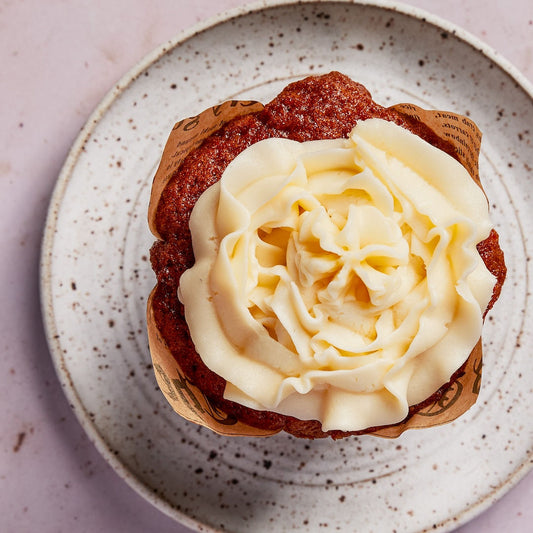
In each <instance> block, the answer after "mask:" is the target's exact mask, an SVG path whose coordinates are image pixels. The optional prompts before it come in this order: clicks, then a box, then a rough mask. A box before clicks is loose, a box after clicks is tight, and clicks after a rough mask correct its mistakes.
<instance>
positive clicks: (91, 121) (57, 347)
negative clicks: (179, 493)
mask: <svg viewBox="0 0 533 533" xmlns="http://www.w3.org/2000/svg"><path fill="white" fill-rule="evenodd" d="M304 4H317V5H319V4H346V5H352V6H355V7H358V6H363V7H365V6H366V7H374V8H379V9H384V10H388V11H391V12H395V13H399V14H400V15H406V16H408V17H411V18H413V19H416V20H419V21H422V22H424V23H427V24H430V25H432V26H435V27H437V28H439V29H441V30H443V31H445V32H448V33H451V34H452V35H453V36H454V37H455V38H457V39H459V40H460V41H462V42H464V43H466V44H467V45H469V46H470V47H471V48H473V49H474V50H475V51H476V52H478V53H480V54H482V55H483V56H485V57H486V58H487V59H489V60H490V61H491V62H492V63H494V64H495V65H496V66H498V67H499V68H500V69H501V70H502V71H503V72H504V73H505V74H507V75H508V76H509V77H510V78H512V79H513V80H514V82H515V84H516V85H517V86H518V87H519V88H520V89H522V90H523V91H524V92H525V93H526V95H527V96H528V97H529V99H530V100H532V101H533V83H531V82H530V81H529V80H528V79H527V78H526V77H525V75H524V74H522V73H521V72H520V70H519V69H518V68H517V67H515V66H514V65H513V64H512V63H511V62H510V61H509V60H507V59H506V58H505V57H504V56H503V55H501V54H500V53H499V52H497V51H496V50H495V49H494V48H493V47H491V46H490V45H488V44H487V43H485V42H484V41H483V40H481V39H480V38H478V37H476V36H474V35H473V34H472V33H470V32H468V31H467V30H465V29H464V28H462V27H460V26H459V25H457V24H455V23H452V22H450V21H448V20H446V19H444V18H442V17H440V16H438V15H434V14H432V13H429V12H428V11H426V10H424V9H422V8H419V7H416V6H412V5H408V4H404V3H403V2H396V1H392V0H262V1H261V0H256V1H254V2H251V3H248V4H245V5H242V6H238V7H235V8H231V9H227V10H223V11H221V12H219V13H216V14H215V15H213V16H211V17H208V18H206V19H205V20H202V21H200V22H198V23H196V24H194V25H192V26H190V27H188V28H185V29H183V30H182V31H180V32H178V33H177V34H176V35H175V36H174V37H173V38H171V39H170V40H167V41H165V42H163V43H162V44H160V45H159V46H157V47H155V48H154V49H153V50H152V51H151V52H149V53H148V54H146V55H145V56H144V57H143V58H141V60H139V61H138V62H137V63H136V64H135V65H134V66H133V67H131V68H130V69H129V70H128V71H126V73H125V74H123V75H122V76H121V77H120V78H119V79H118V81H117V82H116V83H115V84H114V85H113V86H112V88H111V89H109V90H108V92H107V93H106V94H105V95H104V97H103V98H102V99H101V100H100V101H99V102H98V104H97V105H96V107H95V108H94V110H93V111H92V112H91V113H90V115H89V117H88V119H87V121H86V123H85V124H84V126H83V128H82V129H81V130H80V132H79V134H78V135H77V137H76V138H75V140H74V142H73V143H72V146H71V148H70V149H69V152H68V155H67V157H66V159H65V161H64V163H63V165H62V168H61V170H60V172H59V174H58V177H57V180H56V182H55V185H54V188H53V192H52V194H51V196H50V200H49V204H48V209H47V215H46V220H45V226H44V230H43V235H42V240H41V249H40V261H39V292H40V306H41V315H42V320H43V324H44V330H45V336H46V340H47V345H48V349H49V352H50V356H51V359H52V362H53V365H54V369H55V372H56V375H57V376H58V380H59V382H60V384H61V388H62V389H63V392H64V394H65V396H66V398H67V400H68V402H69V406H70V407H71V409H72V411H73V413H74V415H75V417H76V419H77V420H78V422H79V423H80V425H81V426H82V428H83V430H84V432H85V433H86V435H87V437H88V438H89V440H90V442H92V444H93V445H94V446H95V447H96V449H97V451H98V452H99V454H100V455H101V456H102V457H103V458H104V460H105V461H106V462H107V463H108V464H109V465H110V466H111V467H112V469H113V470H114V471H115V473H117V474H118V475H119V477H120V478H121V479H122V480H123V481H125V482H126V483H127V484H128V485H129V486H130V487H131V488H132V489H133V490H134V491H135V492H137V494H139V495H140V496H142V497H143V498H144V499H145V500H146V501H148V502H149V503H150V504H152V505H153V506H154V507H155V508H156V509H158V510H159V511H160V512H162V513H163V514H165V515H167V516H168V517H170V518H172V519H173V520H175V521H177V522H178V523H181V524H183V525H184V526H186V527H188V528H190V529H192V530H196V531H208V532H211V533H221V531H222V530H220V529H218V528H213V527H212V526H210V525H208V524H206V523H204V522H201V521H200V520H197V519H195V518H192V517H191V516H189V515H187V514H186V513H185V512H183V511H180V510H178V509H177V508H176V507H174V506H173V505H172V504H171V503H170V502H169V501H167V500H166V499H164V498H162V497H160V496H159V495H158V494H156V493H155V492H154V491H153V490H152V489H151V488H150V487H149V486H148V485H147V484H146V483H145V482H143V481H142V480H141V479H140V478H139V477H138V476H137V475H135V474H134V473H133V472H132V471H130V469H129V468H127V467H126V466H125V464H124V463H123V462H122V461H121V460H120V459H118V458H117V456H116V455H115V454H114V453H113V450H111V449H110V447H109V446H108V445H107V443H106V442H105V439H104V437H103V436H102V435H101V434H100V432H99V430H98V428H97V427H96V424H95V423H94V422H93V421H92V420H91V417H90V416H89V413H88V411H87V409H86V407H85V406H84V404H83V402H82V400H81V398H80V397H79V395H78V392H77V391H76V387H75V385H74V382H73V380H72V378H71V376H70V373H69V371H68V369H67V367H66V364H65V360H64V357H63V352H62V348H61V343H60V341H59V336H58V334H57V327H56V322H55V316H54V312H53V307H54V299H53V297H52V291H51V286H50V281H51V278H52V273H51V271H52V251H53V245H54V236H55V233H56V229H57V223H58V214H59V209H60V207H61V204H62V199H63V197H64V194H65V192H66V189H67V187H68V185H69V183H70V180H71V178H72V175H73V173H74V170H75V167H76V165H77V163H78V160H79V157H80V154H81V153H82V151H83V148H84V146H85V144H86V142H87V140H88V139H89V138H90V136H91V135H92V133H93V131H94V130H95V128H96V127H97V126H98V124H99V123H100V121H101V120H102V118H103V117H104V116H105V115H106V113H107V112H108V110H109V109H110V108H111V106H112V105H113V103H114V102H115V100H116V99H117V98H118V97H119V96H120V95H121V94H122V93H123V92H124V91H125V90H126V89H127V88H128V87H129V86H130V84H132V83H134V82H135V80H136V79H137V78H138V77H139V76H140V75H141V74H142V72H144V71H145V70H146V69H147V68H149V67H150V66H151V65H152V64H154V63H156V62H157V61H158V60H160V59H161V58H162V57H163V56H165V55H166V54H167V53H169V52H170V51H172V50H173V49H175V48H176V47H178V46H180V45H182V44H184V43H186V42H187V41H188V40H190V39H192V38H194V37H195V36H196V35H198V34H201V33H203V32H206V31H209V30H211V29H213V28H214V27H216V26H218V25H219V24H224V23H227V22H228V21H230V20H233V19H237V18H241V17H245V16H248V15H251V14H254V13H258V12H261V11H266V10H269V9H274V8H279V7H289V6H294V7H297V6H300V5H304ZM532 469H533V461H532V460H524V461H523V462H521V463H520V464H519V465H518V467H517V468H516V469H515V470H514V472H513V473H512V474H511V475H509V476H508V477H507V479H505V480H504V481H502V482H501V483H500V484H499V485H498V487H497V488H495V489H493V490H492V492H491V493H490V494H487V495H485V496H484V497H481V498H480V499H479V500H478V501H476V502H474V503H473V504H471V505H470V506H469V507H468V508H465V509H464V510H463V511H461V512H460V514H458V515H454V516H450V517H448V518H447V519H446V520H445V521H443V522H440V523H439V524H437V528H436V529H435V530H434V531H441V532H443V531H450V528H449V526H450V525H452V526H453V527H452V528H451V529H455V528H456V527H459V526H461V525H464V524H465V523H467V522H468V521H470V520H471V519H473V518H475V517H476V516H478V515H480V514H481V513H482V512H483V511H485V510H487V509H488V508H489V507H490V506H491V505H492V504H493V503H495V502H496V501H498V500H499V499H500V498H501V497H503V496H504V495H505V494H506V493H507V492H508V491H509V490H510V489H511V488H512V487H514V486H515V485H516V484H517V483H518V482H519V481H520V480H521V479H523V478H524V477H525V476H526V474H528V473H529V471H530V470H532Z"/></svg>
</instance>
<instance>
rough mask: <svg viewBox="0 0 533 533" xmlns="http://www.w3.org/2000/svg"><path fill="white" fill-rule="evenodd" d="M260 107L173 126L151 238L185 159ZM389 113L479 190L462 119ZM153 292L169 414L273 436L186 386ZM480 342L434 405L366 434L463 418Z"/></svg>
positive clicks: (155, 355) (472, 140) (219, 428)
mask: <svg viewBox="0 0 533 533" xmlns="http://www.w3.org/2000/svg"><path fill="white" fill-rule="evenodd" d="M262 109H263V104H261V103H260V102H255V101H243V100H231V101H228V102H224V103H223V104H221V105H217V106H214V107H210V108H208V109H206V110H205V111H203V112H202V113H200V114H199V115H197V116H195V117H190V118H187V119H183V120H181V121H179V122H177V123H176V124H175V125H174V127H173V129H172V131H171V133H170V136H169V138H168V140H167V143H166V145H165V148H164V150H163V154H162V156H161V162H160V164H159V167H158V169H157V172H156V174H155V176H154V181H153V185H152V192H151V197H150V205H149V208H148V223H149V227H150V230H151V232H152V233H153V234H154V236H155V237H157V238H158V239H161V236H160V235H159V232H158V230H157V227H156V222H155V219H156V212H157V206H158V204H159V200H160V198H161V195H162V193H163V191H164V189H165V187H166V186H167V184H168V182H169V181H170V179H171V178H172V176H173V174H174V173H175V172H176V170H177V169H178V168H179V167H180V165H181V163H182V162H183V160H184V159H185V158H186V157H187V155H188V154H189V153H190V152H191V151H192V150H194V149H195V148H197V147H198V146H200V144H201V143H202V142H203V141H204V139H206V138H207V137H209V136H210V135H212V134H213V133H214V132H215V131H217V130H218V129H220V128H221V127H222V126H223V125H224V124H226V123H227V122H229V121H230V120H232V119H233V118H236V117H239V116H243V115H247V114H250V113H255V112H257V111H261V110H262ZM391 109H394V110H395V111H397V112H399V113H400V114H402V115H404V116H406V117H408V118H409V119H410V120H413V121H416V122H420V123H423V124H425V125H426V126H428V127H429V128H430V129H431V130H432V131H433V132H434V133H435V134H436V135H437V136H438V137H439V138H440V139H442V140H443V141H445V142H447V143H449V144H451V145H452V146H453V147H454V149H455V151H456V154H457V158H458V159H459V161H460V162H461V163H462V165H463V166H464V167H465V168H466V170H468V172H469V173H470V175H471V176H472V178H473V179H474V180H475V181H476V183H477V184H478V185H479V186H480V187H481V183H480V180H479V173H478V172H479V171H478V158H479V149H480V146H481V132H480V130H479V129H478V127H477V126H476V124H475V123H474V122H473V121H472V120H470V119H469V118H468V117H465V116H462V115H458V114H456V113H451V112H448V111H435V110H426V109H422V108H420V107H418V106H416V105H414V104H397V105H394V106H391ZM154 293H155V288H154V290H153V291H152V293H151V294H150V297H149V299H148V304H147V327H148V339H149V344H150V353H151V356H152V363H153V367H154V372H155V376H156V379H157V383H158V385H159V387H160V389H161V391H162V392H163V394H164V396H165V397H166V399H167V401H168V402H169V404H170V405H171V406H172V408H173V409H174V411H176V413H178V414H179V415H181V416H182V417H183V418H185V419H186V420H189V421H191V422H194V423H196V424H200V425H202V426H204V427H207V428H209V429H211V430H212V431H215V432H216V433H219V434H221V435H233V436H237V435H240V436H249V437H260V436H268V435H273V434H275V433H278V431H279V430H263V429H260V428H256V427H253V426H250V425H247V424H244V423H242V422H239V421H238V420H236V419H235V418H234V417H232V416H231V415H228V414H226V413H224V412H222V411H221V410H220V409H218V408H217V407H215V406H214V405H212V403H211V402H210V401H209V399H208V398H207V397H206V396H205V395H204V394H203V392H202V391H201V390H200V389H199V388H198V387H196V386H195V385H194V384H193V383H191V382H190V381H189V380H188V379H187V377H186V376H185V374H184V372H183V371H182V369H181V368H180V366H179V364H178V363H177V361H176V359H175V358H174V356H173V355H172V353H171V351H170V349H169V348H168V346H167V343H166V342H165V340H164V338H163V336H162V335H161V333H160V331H159V330H158V327H157V324H156V320H155V316H154V310H153V306H152V301H153V296H154ZM481 345H482V343H481V339H480V340H479V341H478V343H477V345H476V346H475V348H474V349H473V350H472V352H471V353H470V356H469V357H468V359H467V361H466V362H465V364H464V365H463V366H462V368H461V371H460V372H459V375H458V376H457V377H456V379H454V380H453V381H452V382H451V383H450V384H449V385H448V386H445V388H444V391H443V392H442V394H439V395H438V398H437V399H436V400H435V401H429V402H425V403H424V407H422V408H421V409H420V410H418V411H416V412H415V413H414V414H410V415H409V416H408V417H407V418H406V419H405V420H403V421H402V422H399V423H397V424H394V425H390V426H383V427H380V428H377V429H376V428H374V429H373V430H368V431H366V432H365V433H366V434H369V435H375V436H378V437H385V438H395V437H398V436H399V435H401V434H402V433H403V432H404V431H405V430H407V429H415V428H416V429H420V428H428V427H432V426H437V425H440V424H446V423H448V422H451V421H452V420H455V419H456V418H458V417H459V416H461V415H462V414H463V413H465V412H466V411H467V410H468V409H469V408H470V407H471V406H472V405H473V404H474V403H475V402H476V400H477V397H478V394H479V389H480V385H481V367H482V348H481Z"/></svg>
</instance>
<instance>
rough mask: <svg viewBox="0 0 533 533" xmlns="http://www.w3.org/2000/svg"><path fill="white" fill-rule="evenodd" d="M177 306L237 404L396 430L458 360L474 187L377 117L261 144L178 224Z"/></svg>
mask: <svg viewBox="0 0 533 533" xmlns="http://www.w3.org/2000/svg"><path fill="white" fill-rule="evenodd" d="M190 224H191V233H192V239H193V248H194V253H195V258H196V262H195V265H194V266H193V267H192V268H191V269H189V270H188V271H186V272H185V273H184V274H183V275H182V278H181V280H180V289H179V295H180V299H181V301H182V302H183V303H184V306H185V316H186V320H187V323H188V326H189V329H190V333H191V337H192V339H193V341H194V344H195V347H196V349H197V351H198V353H199V354H200V356H201V358H202V360H203V361H204V362H205V364H206V365H207V366H208V367H209V368H210V369H211V370H213V371H214V372H216V373H217V374H219V375H220V376H222V377H223V378H224V379H225V380H226V382H227V384H226V389H225V393H224V397H225V398H227V399H230V400H233V401H236V402H238V403H240V404H243V405H245V406H248V407H251V408H254V409H259V410H270V411H275V412H278V413H281V414H285V415H291V416H295V417H297V418H300V419H317V420H319V421H321V423H322V428H323V430H324V431H328V430H333V429H336V430H343V431H357V430H361V429H365V428H367V427H371V426H379V425H385V424H394V423H397V422H399V421H401V420H403V418H405V416H406V415H407V413H408V408H409V405H414V404H416V403H419V402H421V401H423V400H424V399H426V398H427V397H429V396H430V395H431V394H432V393H433V392H435V391H436V390H437V389H438V388H439V387H440V386H441V385H443V384H444V383H446V382H447V381H448V380H449V378H450V377H451V375H452V374H453V373H454V372H455V371H456V370H457V369H458V368H459V367H460V366H461V365H462V364H463V362H464V361H465V360H466V359H467V357H468V355H469V354H470V352H471V350H472V349H473V348H474V346H475V344H476V343H477V341H478V340H479V337H480V335H481V326H482V315H483V311H484V309H485V307H486V305H487V303H488V301H489V299H490V296H491V294H492V289H493V286H494V283H495V280H494V277H493V276H492V274H490V272H489V271H488V270H487V268H486V267H485V265H484V263H483V261H482V260H481V258H480V256H479V254H478V252H477V249H476V244H477V243H478V242H480V241H481V240H483V239H485V238H486V237H487V236H488V234H489V232H490V229H491V224H490V220H489V217H488V206H487V201H486V198H485V196H484V194H483V192H482V190H481V189H480V188H479V187H478V186H477V185H476V184H475V182H474V181H473V180H472V179H471V177H470V175H469V174H468V172H467V171H466V170H465V169H464V168H463V167H462V166H461V165H460V164H459V163H458V162H457V161H455V160H454V159H453V158H452V157H450V156H448V155H447V154H446V153H444V152H442V151H441V150H439V149H437V148H435V147H433V146H431V145H430V144H428V143H426V142H425V141H423V140H422V139H420V138H419V137H417V136H416V135H414V134H412V133H410V132H409V131H407V130H405V129H404V128H401V127H400V126H397V125H395V124H393V123H391V122H388V121H384V120H381V119H370V120H366V121H361V122H359V123H358V124H357V126H356V127H355V128H354V129H353V130H352V132H351V134H350V136H349V138H348V139H335V140H323V141H309V142H304V143H299V142H296V141H291V140H287V139H279V138H276V139H267V140H264V141H261V142H259V143H256V144H254V145H252V146H251V147H249V148H248V149H247V150H245V151H244V152H242V153H241V154H240V155H239V156H237V157H236V158H235V159H234V160H233V161H232V162H231V163H230V165H229V166H228V167H227V169H226V171H225V172H224V174H223V176H222V179H221V181H220V182H219V183H217V184H215V185H213V186H212V187H211V188H209V189H208V190H207V191H206V192H205V193H204V194H203V195H202V196H201V198H200V199H199V201H198V202H197V204H196V206H195V208H194V210H193V213H192V216H191V223H190Z"/></svg>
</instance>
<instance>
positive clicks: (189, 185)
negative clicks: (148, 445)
mask: <svg viewBox="0 0 533 533" xmlns="http://www.w3.org/2000/svg"><path fill="white" fill-rule="evenodd" d="M367 118H382V119H385V120H389V121H392V122H395V123H396V124H398V125H400V126H403V127H404V128H406V129H408V130H410V131H412V132H413V133H415V134H417V135H419V136H420V137H422V138H423V139H425V140H426V141H428V142H430V143H431V144H433V145H434V146H437V147H438V148H440V149H442V150H444V151H445V152H447V153H449V154H450V155H452V156H453V157H456V153H455V150H454V148H453V147H452V146H451V145H450V144H447V143H445V142H443V141H442V140H441V139H440V138H439V137H437V136H436V135H435V133H434V132H433V131H432V130H430V129H429V128H428V127H426V126H424V125H423V124H419V123H415V122H413V121H410V120H408V119H406V118H404V117H403V116H402V115H401V114H399V113H398V112H396V111H394V110H392V109H388V108H384V107H382V106H380V105H378V104H376V103H375V102H374V101H373V100H372V98H371V95H370V93H369V92H368V91H367V90H366V88H365V87H363V86H362V85H361V84H359V83H357V82H354V81H352V80H351V79H349V78H348V77H346V76H344V75H343V74H340V73H338V72H332V73H330V74H326V75H324V76H316V77H310V78H306V79H304V80H301V81H298V82H295V83H292V84H290V85H289V86H287V87H286V88H285V89H284V90H283V91H282V92H281V93H280V94H279V95H278V96H277V97H276V98H275V99H274V100H273V101H272V102H270V103H269V104H267V105H266V106H265V108H264V110H262V111H260V112H258V113H253V114H250V115H246V116H244V117H240V118H237V119H234V120H232V121H230V122H229V123H228V124H226V125H225V126H224V127H223V128H221V129H220V130H219V131H217V132H216V133H214V134H213V135H212V136H210V137H208V138H207V139H206V140H205V141H204V142H203V144H202V145H201V146H200V147H199V148H197V149H196V150H194V151H193V152H191V153H190V154H189V155H188V156H187V157H186V159H185V160H184V162H183V164H182V165H181V167H180V168H179V169H178V170H177V172H176V173H175V174H174V176H173V177H172V179H171V180H170V182H169V183H168V185H167V187H166V188H165V190H164V192H163V194H162V196H161V199H160V202H159V205H158V208H157V213H156V220H155V222H156V227H157V230H158V232H159V234H160V235H161V237H162V239H163V240H162V241H157V242H156V243H155V244H154V245H153V247H152V249H151V254H150V255H151V262H152V267H153V269H154V271H155V273H156V276H157V287H156V292H155V295H154V298H153V309H154V316H155V321H156V325H157V327H158V329H159V331H160V332H161V335H162V336H163V338H164V339H165V341H166V342H167V344H168V347H169V349H170V351H171V353H172V355H173V356H174V358H175V359H176V361H177V362H178V364H179V365H180V367H181V369H182V370H183V372H184V373H185V375H186V376H187V378H188V379H189V380H190V381H191V382H192V383H194V384H195V385H196V386H198V387H199V388H200V389H201V390H202V391H203V392H204V394H205V395H206V396H207V397H208V398H209V400H210V401H211V402H212V403H213V404H214V405H215V406H217V407H218V408H219V409H221V410H222V411H224V412H226V413H227V414H228V415H231V416H234V417H235V418H236V419H237V420H240V421H242V422H245V423H247V424H249V425H251V426H254V427H259V428H263V429H272V430H285V431H286V432H288V433H291V434H293V435H295V436H297V437H305V438H322V437H326V436H331V437H333V438H341V437H344V436H347V435H354V434H362V433H369V432H371V431H372V430H373V429H375V428H368V429H366V430H363V431H357V432H343V431H329V432H323V431H322V429H321V424H320V422H318V421H316V420H310V421H306V420H298V419H296V418H293V417H290V416H285V415H280V414H277V413H273V412H270V411H257V410H254V409H250V408H247V407H243V406H241V405H239V404H236V403H234V402H229V401H227V400H224V398H223V393H224V388H225V385H226V382H225V380H224V379H223V378H221V377H220V376H218V375H217V374H215V373H214V372H212V371H211V370H209V369H208V368H207V367H206V366H205V364H204V363H203V361H202V360H201V358H200V356H199V355H198V354H197V353H196V350H195V348H194V345H193V343H192V340H191V337H190V334H189V329H188V326H187V323H186V321H185V318H184V311H183V306H182V305H181V303H180V302H179V300H178V297H177V290H178V285H179V280H180V277H181V274H182V273H183V272H184V271H185V270H186V269H188V268H190V267H192V265H193V264H194V254H193V250H192V243H191V235H190V231H189V218H190V214H191V211H192V208H193V207H194V205H195V203H196V201H197V200H198V198H199V197H200V195H201V194H202V193H203V192H204V191H205V190H206V189H207V188H208V187H209V186H211V185H212V184H214V183H215V182H217V181H218V180H219V179H220V178H221V176H222V173H223V172H224V170H225V168H226V167H227V165H228V164H229V163H230V161H232V160H233V159H234V158H235V157H236V156H237V155H238V154H239V153H241V152H242V151H243V150H244V149H245V148H247V147H248V146H250V145H252V144H254V143H256V142H258V141H260V140H262V139H266V138H269V137H285V138H289V139H293V140H296V141H309V140H317V139H335V138H340V137H346V136H348V134H349V133H350V131H351V130H352V129H353V127H354V126H355V124H356V123H357V121H359V120H364V119H367ZM456 158H457V157H456ZM478 250H479V251H480V254H481V257H482V258H483V261H484V262H485V264H486V265H487V268H488V269H489V270H490V271H491V272H492V273H493V274H494V275H495V276H496V277H497V280H498V281H497V284H496V287H495V289H494V292H493V298H492V300H491V302H490V304H489V308H490V307H492V305H493V303H494V302H495V301H496V299H497V298H498V296H499V293H500V290H501V286H502V284H503V281H504V279H505V272H506V270H505V263H504V260H503V253H502V251H501V249H500V247H499V245H498V235H497V233H496V232H495V231H492V233H491V235H490V236H489V237H488V238H487V239H486V240H485V241H483V242H481V243H480V244H479V245H478ZM487 310H488V309H487ZM461 373H462V369H459V370H458V371H457V372H456V373H455V374H454V376H452V379H451V380H450V383H451V382H453V381H454V380H455V379H457V377H458V376H459V375H461ZM448 386H449V384H446V385H444V386H443V387H441V389H439V391H437V392H436V393H435V394H434V395H433V396H431V397H430V398H428V399H427V400H426V401H425V402H423V403H421V404H418V405H417V406H413V407H411V409H410V415H409V416H411V414H412V413H414V412H416V411H418V410H420V409H421V408H422V407H424V406H425V405H428V404H429V403H430V402H433V401H435V400H436V399H438V397H439V396H440V395H442V394H443V392H444V391H445V390H446V389H447V388H448Z"/></svg>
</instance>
